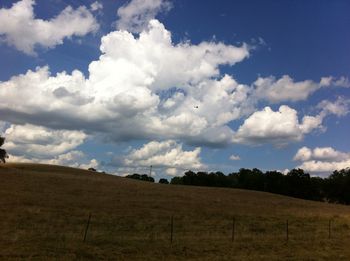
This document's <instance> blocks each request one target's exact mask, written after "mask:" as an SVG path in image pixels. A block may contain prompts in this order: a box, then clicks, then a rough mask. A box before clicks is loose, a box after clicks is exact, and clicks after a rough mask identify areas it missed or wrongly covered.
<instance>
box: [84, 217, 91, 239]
mask: <svg viewBox="0 0 350 261" xmlns="http://www.w3.org/2000/svg"><path fill="white" fill-rule="evenodd" d="M90 219H91V213H90V214H89V218H88V221H87V223H86V228H85V233H84V242H85V241H86V236H87V232H88V229H89V226H90Z"/></svg>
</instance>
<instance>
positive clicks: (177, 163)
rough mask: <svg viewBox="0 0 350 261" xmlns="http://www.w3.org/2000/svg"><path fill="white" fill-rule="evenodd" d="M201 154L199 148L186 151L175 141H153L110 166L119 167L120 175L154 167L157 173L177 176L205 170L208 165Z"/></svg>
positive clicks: (114, 160) (113, 160) (115, 159)
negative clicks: (185, 172) (190, 171)
mask: <svg viewBox="0 0 350 261" xmlns="http://www.w3.org/2000/svg"><path fill="white" fill-rule="evenodd" d="M200 152H201V148H199V147H197V148H194V149H193V150H184V149H183V144H182V143H178V142H176V141H174V140H165V141H161V142H158V141H151V142H148V143H146V144H144V145H143V146H142V147H140V148H138V149H132V150H131V151H130V152H129V153H128V154H126V155H124V156H117V157H115V158H113V159H112V162H111V163H110V164H111V165H113V166H115V167H117V171H116V172H117V173H118V174H130V173H131V172H137V171H141V172H143V173H144V172H147V171H148V169H149V168H150V166H152V167H153V170H154V171H155V172H159V171H161V172H164V173H165V174H167V175H170V176H176V175H181V174H183V172H184V171H185V170H189V169H191V170H200V169H205V168H206V165H205V164H203V163H202V161H201V158H200ZM146 170H147V171H146ZM152 174H154V172H153V173H152Z"/></svg>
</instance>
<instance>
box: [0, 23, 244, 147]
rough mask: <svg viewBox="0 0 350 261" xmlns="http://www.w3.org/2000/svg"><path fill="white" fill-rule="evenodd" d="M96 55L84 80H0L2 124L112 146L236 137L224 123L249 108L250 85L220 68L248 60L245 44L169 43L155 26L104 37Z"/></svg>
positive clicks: (63, 76) (34, 74)
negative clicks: (81, 135)
mask: <svg viewBox="0 0 350 261" xmlns="http://www.w3.org/2000/svg"><path fill="white" fill-rule="evenodd" d="M101 51H102V55H101V56H100V58H99V60H97V61H93V62H92V63H91V64H90V65H89V77H88V78H85V76H84V75H83V74H82V73H81V72H80V71H78V70H74V71H73V72H72V73H71V74H68V73H66V72H61V73H58V74H57V75H55V76H51V75H50V72H49V68H48V67H41V68H37V69H36V71H31V70H29V71H28V72H27V73H25V74H22V75H18V76H14V77H12V78H11V79H10V80H9V81H6V82H0V113H1V114H2V115H4V119H3V120H6V121H8V122H12V123H16V124H25V123H31V124H35V125H42V126H46V127H49V128H55V129H70V130H84V131H85V132H86V133H96V132H99V133H105V134H107V136H109V139H112V140H115V141H120V140H131V139H140V138H147V139H151V140H152V139H169V138H170V139H178V138H181V139H183V140H185V141H186V142H188V143H201V142H204V143H207V144H227V143H228V142H230V140H231V139H232V135H233V131H232V130H231V129H230V128H229V127H228V126H227V125H226V124H227V123H228V122H230V121H232V120H234V119H237V118H239V117H241V115H242V114H244V111H245V110H248V109H246V107H247V106H246V105H245V104H244V102H245V100H246V97H247V92H248V88H247V86H244V85H240V84H238V83H237V82H236V81H235V80H234V79H233V78H232V77H231V76H228V75H225V76H223V77H220V75H219V69H218V68H219V66H220V65H222V64H230V65H233V64H235V63H237V62H240V61H242V60H243V59H245V58H247V57H248V56H249V50H248V47H247V46H246V45H242V46H240V47H236V46H232V45H225V44H223V43H215V42H202V43H200V44H198V45H191V44H189V43H179V44H173V43H172V40H171V34H170V32H169V31H167V30H166V29H165V28H164V26H163V25H162V24H161V23H160V22H159V21H157V20H152V21H150V23H149V28H148V29H147V31H143V32H142V33H141V34H140V35H139V37H138V38H136V37H135V36H133V35H132V34H130V33H128V32H125V31H115V32H112V33H110V34H108V35H106V36H104V37H103V38H102V43H101ZM32 94H35V95H32ZM43 108H45V110H43ZM218 133H219V134H218Z"/></svg>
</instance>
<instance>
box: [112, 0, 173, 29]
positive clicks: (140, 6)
mask: <svg viewBox="0 0 350 261" xmlns="http://www.w3.org/2000/svg"><path fill="white" fill-rule="evenodd" d="M171 7H172V4H171V3H170V2H169V1H167V0H132V1H130V2H129V3H127V4H126V5H124V6H122V7H120V8H119V9H118V11H117V14H118V17H119V19H118V21H117V29H119V30H126V31H129V32H131V33H140V32H142V31H143V30H144V29H146V28H147V25H148V23H149V21H151V20H152V19H154V18H156V15H157V14H158V13H161V12H168V11H169V10H170V9H171Z"/></svg>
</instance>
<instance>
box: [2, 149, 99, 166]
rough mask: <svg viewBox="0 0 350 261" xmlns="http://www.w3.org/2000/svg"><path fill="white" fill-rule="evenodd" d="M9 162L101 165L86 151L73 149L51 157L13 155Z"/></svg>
mask: <svg viewBox="0 0 350 261" xmlns="http://www.w3.org/2000/svg"><path fill="white" fill-rule="evenodd" d="M8 161H9V162H20V163H41V164H53V165H61V166H69V167H75V168H82V169H88V168H95V169H96V168H98V167H99V166H100V164H99V162H98V161H97V160H96V159H91V160H88V159H87V156H86V155H85V153H84V152H82V151H79V150H73V151H70V152H67V153H65V154H61V155H55V156H53V157H51V158H47V159H43V158H34V157H30V156H16V155H11V154H10V157H9V159H8Z"/></svg>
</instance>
